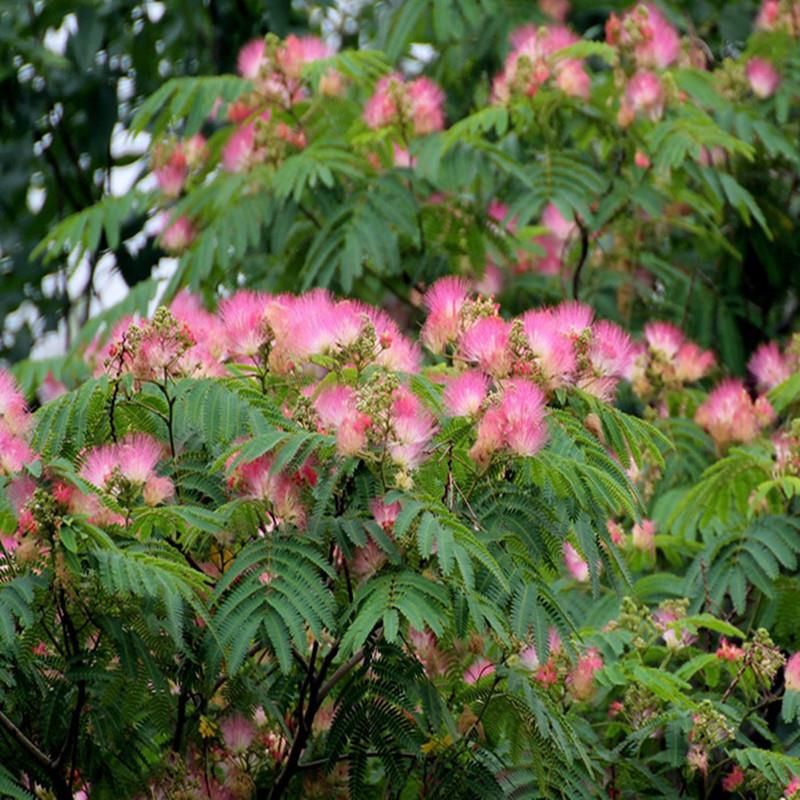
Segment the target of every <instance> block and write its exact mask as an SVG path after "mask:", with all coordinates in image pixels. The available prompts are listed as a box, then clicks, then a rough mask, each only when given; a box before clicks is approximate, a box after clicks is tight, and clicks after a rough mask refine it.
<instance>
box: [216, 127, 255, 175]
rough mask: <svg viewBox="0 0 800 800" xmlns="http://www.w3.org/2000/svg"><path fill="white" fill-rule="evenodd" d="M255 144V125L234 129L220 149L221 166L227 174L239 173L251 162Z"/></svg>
mask: <svg viewBox="0 0 800 800" xmlns="http://www.w3.org/2000/svg"><path fill="white" fill-rule="evenodd" d="M255 144H256V123H255V122H250V123H248V124H247V125H241V126H240V127H238V128H236V129H235V130H234V131H233V133H232V134H231V135H230V136H229V137H228V141H227V142H225V146H224V147H223V148H222V166H223V168H224V169H226V170H227V171H228V172H241V171H242V170H244V169H246V168H247V167H248V166H249V165H250V164H251V162H252V160H253V154H254V152H255Z"/></svg>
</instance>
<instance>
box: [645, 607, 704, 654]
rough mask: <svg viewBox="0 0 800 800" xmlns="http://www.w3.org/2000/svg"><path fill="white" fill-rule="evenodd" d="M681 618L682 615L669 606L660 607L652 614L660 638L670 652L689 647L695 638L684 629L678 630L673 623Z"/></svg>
mask: <svg viewBox="0 0 800 800" xmlns="http://www.w3.org/2000/svg"><path fill="white" fill-rule="evenodd" d="M682 617H683V614H682V613H681V612H679V611H677V610H675V609H674V608H671V607H670V606H669V605H665V606H662V607H661V608H658V609H656V610H655V611H654V612H653V622H654V623H655V626H656V628H657V629H658V630H659V631H661V638H662V639H663V640H664V644H666V645H667V647H669V648H670V649H671V650H679V649H680V648H682V647H686V646H687V645H690V644H691V643H692V642H693V641H694V640H695V637H694V636H692V634H691V633H689V631H688V630H687V629H686V628H680V629H678V628H677V627H676V626H675V625H674V624H673V623H675V622H677V621H678V620H680V619H681V618H682Z"/></svg>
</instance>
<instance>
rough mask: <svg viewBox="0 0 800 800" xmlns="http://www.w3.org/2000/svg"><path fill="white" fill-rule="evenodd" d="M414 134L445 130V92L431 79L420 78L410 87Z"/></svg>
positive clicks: (409, 96) (409, 95) (409, 94)
mask: <svg viewBox="0 0 800 800" xmlns="http://www.w3.org/2000/svg"><path fill="white" fill-rule="evenodd" d="M408 98H409V102H410V104H411V116H412V119H413V122H414V132H415V133H416V134H418V135H420V134H425V133H433V132H434V131H440V130H442V128H444V99H445V98H444V92H443V91H442V90H441V89H440V88H439V86H437V85H436V83H434V82H433V81H432V80H431V79H430V78H425V77H420V78H417V79H416V80H414V81H412V82H411V83H410V84H409V85H408Z"/></svg>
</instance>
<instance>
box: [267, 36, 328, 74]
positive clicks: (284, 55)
mask: <svg viewBox="0 0 800 800" xmlns="http://www.w3.org/2000/svg"><path fill="white" fill-rule="evenodd" d="M333 53H334V51H333V48H331V47H330V46H329V45H327V44H325V42H323V41H322V39H319V38H318V37H316V36H295V35H294V34H289V36H287V37H286V39H285V41H284V42H283V45H282V46H281V47H280V49H279V50H278V54H277V60H278V65H279V66H280V68H281V69H282V70H283V72H284V73H285V74H286V75H287V76H289V77H290V78H294V79H299V78H301V77H302V74H303V67H304V66H305V65H306V64H311V63H312V62H314V61H321V60H323V59H325V58H330V57H331V56H332V55H333Z"/></svg>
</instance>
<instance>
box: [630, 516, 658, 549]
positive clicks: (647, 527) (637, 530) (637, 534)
mask: <svg viewBox="0 0 800 800" xmlns="http://www.w3.org/2000/svg"><path fill="white" fill-rule="evenodd" d="M655 536H656V524H655V522H653V520H651V519H643V520H642V521H641V522H636V523H634V526H633V528H632V530H631V541H632V542H633V546H634V547H635V548H636V549H637V550H641V551H642V552H643V553H650V554H651V555H652V554H653V553H655V549H656V540H655Z"/></svg>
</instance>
